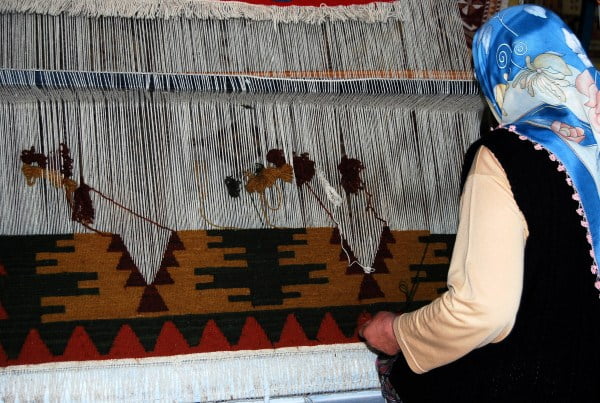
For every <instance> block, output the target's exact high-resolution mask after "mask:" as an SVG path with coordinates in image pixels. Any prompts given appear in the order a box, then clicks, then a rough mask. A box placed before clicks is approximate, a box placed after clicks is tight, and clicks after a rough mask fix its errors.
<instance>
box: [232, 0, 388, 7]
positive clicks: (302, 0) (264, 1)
mask: <svg viewBox="0 0 600 403" xmlns="http://www.w3.org/2000/svg"><path fill="white" fill-rule="evenodd" d="M223 1H238V0H223ZM392 1H393V0H383V1H374V0H243V3H249V4H260V5H264V6H282V7H286V6H313V7H319V6H350V5H355V4H369V3H391V2H392Z"/></svg>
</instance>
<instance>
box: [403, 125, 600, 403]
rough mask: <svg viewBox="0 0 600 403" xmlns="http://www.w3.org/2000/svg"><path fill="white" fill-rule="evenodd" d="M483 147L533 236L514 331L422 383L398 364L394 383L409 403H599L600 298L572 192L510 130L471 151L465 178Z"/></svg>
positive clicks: (545, 158)
mask: <svg viewBox="0 0 600 403" xmlns="http://www.w3.org/2000/svg"><path fill="white" fill-rule="evenodd" d="M480 145H485V146H486V147H488V148H489V149H490V150H491V151H492V152H493V153H494V155H495V156H496V158H498V160H499V161H500V163H501V164H502V167H503V168H504V170H505V172H506V174H507V176H508V180H509V182H510V185H511V188H512V191H513V194H514V196H515V200H516V202H517V205H518V206H519V208H520V209H521V211H522V212H523V215H524V216H525V219H526V221H527V226H528V228H529V238H528V239H527V243H526V247H525V265H524V267H525V272H524V284H523V294H522V297H521V303H520V306H519V311H518V313H517V320H516V323H515V326H514V328H513V330H512V331H511V333H510V334H509V336H508V337H507V338H506V339H504V340H503V341H501V342H499V343H495V344H489V345H487V346H484V347H482V348H479V349H476V350H474V351H472V352H471V353H469V354H467V355H466V356H465V357H463V358H461V359H459V360H457V361H455V362H453V363H450V364H448V365H445V366H443V367H440V368H436V369H434V370H431V371H429V372H427V373H425V374H422V375H417V374H415V373H413V372H412V371H411V370H410V369H409V368H408V365H407V364H406V361H405V360H404V358H403V357H400V358H399V359H398V360H397V362H396V364H395V365H394V368H393V371H392V374H391V382H392V384H393V385H394V387H395V388H396V391H397V392H398V394H399V395H400V396H401V397H402V399H403V402H404V403H411V402H440V403H447V402H465V403H468V402H477V403H488V402H507V403H512V402H529V403H532V402H544V403H546V402H576V403H580V402H600V379H599V377H600V346H599V345H598V343H600V299H599V293H598V290H596V289H595V287H594V278H595V277H594V275H592V274H591V272H590V267H591V265H592V258H591V257H590V245H589V243H588V242H587V240H586V230H585V228H583V227H582V226H581V217H580V216H579V215H578V214H577V212H576V210H577V208H578V202H576V201H575V200H574V199H573V198H572V196H573V188H572V187H570V186H569V185H568V184H567V182H566V175H565V173H564V172H559V171H558V170H557V167H558V163H557V162H554V161H551V160H550V158H549V154H548V152H547V151H545V150H539V151H538V150H535V149H534V147H533V144H532V143H531V142H529V141H523V140H520V139H519V138H518V137H517V136H516V135H515V134H513V133H509V132H508V131H506V130H496V131H495V132H493V133H492V134H490V135H488V136H486V137H484V138H482V139H481V140H479V141H478V142H476V143H475V144H474V145H473V146H472V147H471V150H470V152H469V153H468V154H467V159H466V160H465V166H464V168H463V177H464V176H465V175H466V172H468V170H469V168H470V166H471V162H472V156H473V155H474V151H476V149H477V148H479V146H480ZM491 208H493V206H491ZM497 247H498V248H502V245H497ZM493 286H494V285H493V284H490V287H493Z"/></svg>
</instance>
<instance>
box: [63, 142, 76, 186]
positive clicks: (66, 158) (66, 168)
mask: <svg viewBox="0 0 600 403" xmlns="http://www.w3.org/2000/svg"><path fill="white" fill-rule="evenodd" d="M60 158H61V163H60V173H61V174H62V175H63V177H65V178H70V177H71V176H73V158H71V150H69V147H67V145H66V144H65V143H60Z"/></svg>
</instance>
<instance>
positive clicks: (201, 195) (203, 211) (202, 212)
mask: <svg viewBox="0 0 600 403" xmlns="http://www.w3.org/2000/svg"><path fill="white" fill-rule="evenodd" d="M199 171H200V168H199V167H198V162H196V163H195V164H194V174H195V176H196V184H197V185H198V199H199V201H200V208H199V209H198V210H199V212H200V215H201V216H202V218H203V219H204V221H206V222H207V223H208V224H209V225H212V226H213V227H215V228H219V229H237V228H236V227H228V226H222V225H219V224H215V223H214V222H212V221H211V220H210V219H209V218H208V217H207V216H206V209H205V207H204V198H205V196H206V195H205V193H204V191H203V190H202V188H203V186H202V182H201V181H200V172H199Z"/></svg>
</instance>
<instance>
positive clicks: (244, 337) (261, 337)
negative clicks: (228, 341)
mask: <svg viewBox="0 0 600 403" xmlns="http://www.w3.org/2000/svg"><path fill="white" fill-rule="evenodd" d="M264 348H273V344H271V342H270V341H269V338H268V337H267V334H266V333H265V331H264V329H263V328H262V326H261V325H260V324H259V323H258V322H257V321H256V319H254V318H253V317H252V316H249V317H248V318H246V323H244V327H243V328H242V333H241V334H240V339H239V341H238V344H236V345H235V346H234V349H235V350H260V349H264Z"/></svg>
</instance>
